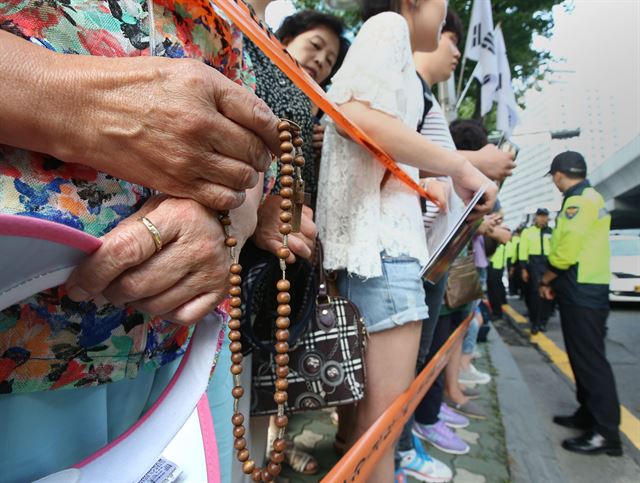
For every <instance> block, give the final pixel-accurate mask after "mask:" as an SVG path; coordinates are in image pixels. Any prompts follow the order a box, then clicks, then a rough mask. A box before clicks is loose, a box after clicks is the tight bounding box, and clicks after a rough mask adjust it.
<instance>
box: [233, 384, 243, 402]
mask: <svg viewBox="0 0 640 483" xmlns="http://www.w3.org/2000/svg"><path fill="white" fill-rule="evenodd" d="M231 395H232V396H233V397H234V398H236V399H240V398H241V397H242V396H243V395H244V387H242V386H236V387H234V388H233V389H231Z"/></svg>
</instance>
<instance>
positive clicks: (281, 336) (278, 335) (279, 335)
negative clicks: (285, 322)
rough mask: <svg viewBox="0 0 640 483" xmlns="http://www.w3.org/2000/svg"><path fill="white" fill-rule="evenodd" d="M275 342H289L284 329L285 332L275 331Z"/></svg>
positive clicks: (287, 334) (287, 332) (287, 333)
mask: <svg viewBox="0 0 640 483" xmlns="http://www.w3.org/2000/svg"><path fill="white" fill-rule="evenodd" d="M276 340H277V341H278V342H284V341H287V340H289V331H288V330H286V329H285V330H281V329H278V330H276Z"/></svg>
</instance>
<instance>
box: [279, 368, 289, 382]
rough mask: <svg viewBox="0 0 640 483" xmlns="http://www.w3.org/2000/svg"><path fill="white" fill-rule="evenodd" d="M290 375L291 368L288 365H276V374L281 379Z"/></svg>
mask: <svg viewBox="0 0 640 483" xmlns="http://www.w3.org/2000/svg"><path fill="white" fill-rule="evenodd" d="M288 375H289V368H288V367H287V366H280V367H276V376H278V377H279V378H280V379H284V378H285V377H287V376H288Z"/></svg>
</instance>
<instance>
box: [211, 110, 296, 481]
mask: <svg viewBox="0 0 640 483" xmlns="http://www.w3.org/2000/svg"><path fill="white" fill-rule="evenodd" d="M278 130H279V134H278V139H279V141H280V150H281V151H282V155H281V156H280V173H279V174H280V185H281V189H280V196H281V197H282V200H281V201H280V210H281V212H280V214H279V218H280V222H281V224H280V225H279V227H278V230H279V232H280V234H281V235H283V240H282V246H281V247H280V248H279V249H278V251H277V255H278V257H279V258H280V260H286V259H287V258H289V256H290V255H291V250H290V249H289V248H288V247H287V245H286V242H287V238H286V237H287V235H289V234H290V233H291V231H292V227H291V225H290V222H291V220H292V218H293V214H292V213H291V211H292V209H293V201H292V200H291V199H290V198H292V197H293V194H294V193H293V189H292V187H293V186H294V184H295V183H296V179H294V175H295V173H296V172H297V173H298V176H299V173H300V171H299V170H298V169H295V168H294V166H293V165H294V164H295V166H296V167H298V168H299V167H302V166H303V165H304V156H301V155H300V152H301V151H300V148H301V147H302V145H303V144H304V142H303V139H302V137H301V130H300V127H298V126H297V125H295V124H293V123H291V122H288V121H286V120H282V121H281V122H280V123H279V124H278ZM294 151H295V152H294ZM219 219H220V222H221V224H222V225H223V226H224V227H225V230H224V231H225V235H226V238H225V245H226V246H227V247H228V248H229V249H230V255H231V257H232V258H233V259H234V261H233V262H232V263H231V265H230V267H229V283H230V285H231V287H230V288H229V295H230V297H231V298H230V299H229V305H230V306H231V309H230V310H229V316H230V320H229V322H228V324H227V325H228V327H229V334H228V337H229V340H230V343H229V350H230V351H231V362H232V365H231V367H230V372H231V373H232V374H233V375H234V376H239V375H240V374H241V373H242V361H243V355H242V342H241V339H242V335H241V333H240V328H241V326H242V324H241V321H240V319H241V318H242V308H241V307H242V300H241V298H240V295H241V294H242V289H241V284H242V276H241V275H242V266H241V265H240V264H239V263H237V262H236V261H235V260H236V258H235V257H236V256H235V254H234V250H233V248H234V247H236V246H237V245H238V240H237V239H236V238H234V237H233V236H231V235H230V229H229V228H228V227H230V226H231V224H232V222H231V217H230V216H229V212H228V211H223V212H221V214H220V217H219ZM281 263H282V262H281ZM284 268H285V266H284V265H283V269H284ZM276 286H277V289H278V294H277V296H276V299H277V302H278V307H277V313H278V317H277V319H276V327H277V330H276V331H275V337H276V340H277V342H276V343H275V345H274V348H275V350H276V352H277V355H276V356H275V357H274V361H275V364H276V367H275V373H276V375H277V377H278V378H277V379H276V381H275V382H274V384H275V389H276V390H275V392H274V395H273V399H274V401H275V402H276V404H278V406H279V409H280V410H281V409H282V406H283V405H284V404H285V403H286V402H287V400H288V394H287V389H288V387H289V381H288V380H287V376H288V374H289V367H288V364H289V355H288V354H287V353H288V351H289V343H288V341H289V336H290V333H289V330H288V328H289V325H290V324H291V321H290V319H289V317H288V316H289V315H290V314H291V306H290V305H289V304H290V302H291V294H290V293H289V290H290V288H291V283H290V282H289V281H288V280H286V279H285V274H284V273H283V279H282V280H279V281H278V282H277V285H276ZM236 379H237V377H236ZM231 394H232V396H233V397H234V399H235V400H236V402H235V404H237V401H238V400H239V399H240V398H242V396H243V395H244V388H243V387H242V386H241V385H236V386H234V387H233V389H232V390H231ZM244 420H245V418H244V415H243V414H242V413H240V412H236V413H235V414H234V415H233V416H232V418H231V422H232V423H233V426H234V428H233V436H234V438H235V441H234V448H235V449H236V450H237V455H236V456H237V459H238V460H239V461H240V462H242V463H243V465H242V471H243V472H244V473H245V474H247V475H251V479H252V480H253V481H256V482H257V481H266V482H270V481H273V480H274V479H275V478H276V477H277V476H278V475H279V474H280V472H281V471H282V467H281V463H282V462H283V461H284V460H285V454H284V451H285V450H286V448H287V442H286V441H285V440H284V439H282V438H278V439H276V440H275V441H274V442H273V451H272V452H271V455H270V461H269V462H268V464H267V466H266V467H264V468H259V467H256V464H255V461H254V460H252V459H250V453H249V450H248V449H247V441H246V439H245V438H244V435H245V427H244ZM288 422H289V418H288V417H287V416H285V415H280V416H276V418H275V423H276V426H277V427H278V428H280V429H285V428H286V426H287V424H288Z"/></svg>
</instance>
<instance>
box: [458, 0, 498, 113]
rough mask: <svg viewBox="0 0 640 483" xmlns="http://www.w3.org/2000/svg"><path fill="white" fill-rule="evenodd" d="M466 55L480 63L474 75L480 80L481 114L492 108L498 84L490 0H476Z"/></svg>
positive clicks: (470, 23) (468, 34)
mask: <svg viewBox="0 0 640 483" xmlns="http://www.w3.org/2000/svg"><path fill="white" fill-rule="evenodd" d="M464 55H465V57H466V58H467V59H470V60H475V61H477V62H478V63H477V64H476V68H475V69H474V71H473V74H472V76H473V77H475V78H476V79H478V81H480V84H481V85H482V87H481V94H480V114H482V115H483V116H484V115H485V114H486V113H487V112H489V111H490V110H491V106H492V105H493V100H494V98H495V93H496V86H497V84H498V60H497V57H496V50H495V39H494V31H493V16H492V14H491V2H490V1H489V0H474V2H473V9H472V10H471V21H470V22H469V32H468V33H467V44H466V46H465V51H464Z"/></svg>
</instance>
